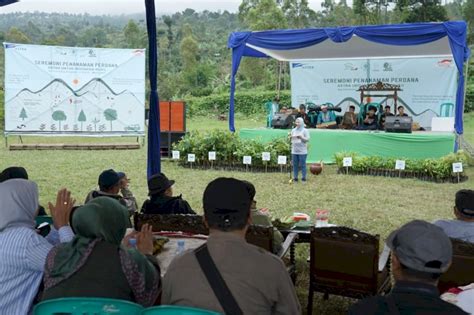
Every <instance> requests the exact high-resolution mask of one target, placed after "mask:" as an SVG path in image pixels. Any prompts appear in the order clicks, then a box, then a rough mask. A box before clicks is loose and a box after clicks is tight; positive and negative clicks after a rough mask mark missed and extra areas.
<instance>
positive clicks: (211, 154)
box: [208, 151, 216, 168]
mask: <svg viewBox="0 0 474 315" xmlns="http://www.w3.org/2000/svg"><path fill="white" fill-rule="evenodd" d="M208 159H209V162H211V168H213V163H214V161H215V160H216V151H209V153H208Z"/></svg>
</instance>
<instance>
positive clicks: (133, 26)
mask: <svg viewBox="0 0 474 315" xmlns="http://www.w3.org/2000/svg"><path fill="white" fill-rule="evenodd" d="M123 34H124V37H125V42H126V43H127V47H128V48H143V47H145V46H146V44H145V42H144V39H145V37H146V33H145V32H144V30H142V29H140V27H139V26H138V25H137V23H135V22H134V21H133V20H129V21H128V23H127V25H126V26H125V27H124V29H123Z"/></svg>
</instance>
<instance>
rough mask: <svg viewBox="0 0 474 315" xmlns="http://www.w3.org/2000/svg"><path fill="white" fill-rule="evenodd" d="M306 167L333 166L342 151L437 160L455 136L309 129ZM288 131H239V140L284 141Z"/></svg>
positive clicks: (427, 133)
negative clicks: (317, 163) (323, 163)
mask: <svg viewBox="0 0 474 315" xmlns="http://www.w3.org/2000/svg"><path fill="white" fill-rule="evenodd" d="M308 130H309V132H310V141H309V144H308V158H307V162H308V163H314V162H319V161H321V160H322V161H324V162H325V163H334V154H335V153H338V152H342V151H347V152H349V151H350V152H357V153H359V154H361V155H365V156H383V157H394V158H407V159H426V158H438V157H441V156H444V155H447V154H449V153H451V152H453V151H454V143H455V139H456V137H455V135H454V133H439V132H425V131H420V132H413V133H411V134H410V133H387V132H385V131H358V130H327V129H308ZM289 132H290V130H289V129H270V128H262V129H240V132H239V135H240V137H241V138H242V139H255V140H257V141H262V142H269V141H271V140H273V139H275V138H282V137H283V138H286V137H287V136H288V133H289Z"/></svg>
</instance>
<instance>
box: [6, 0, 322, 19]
mask: <svg viewBox="0 0 474 315" xmlns="http://www.w3.org/2000/svg"><path fill="white" fill-rule="evenodd" d="M144 2H145V1H144V0H20V2H17V3H14V4H11V5H8V6H6V7H0V13H9V12H17V11H22V12H26V11H31V12H33V11H42V12H69V13H85V12H87V13H89V14H93V15H97V14H122V13H139V12H144V11H145V4H144ZM240 3H241V0H155V6H156V9H157V13H158V14H160V13H173V12H179V11H183V10H184V9H186V8H192V9H194V10H196V11H203V10H209V11H217V10H221V11H224V10H227V11H231V12H236V11H237V10H238V7H239V4H240ZM309 4H310V7H311V8H312V9H313V10H320V8H321V0H309Z"/></svg>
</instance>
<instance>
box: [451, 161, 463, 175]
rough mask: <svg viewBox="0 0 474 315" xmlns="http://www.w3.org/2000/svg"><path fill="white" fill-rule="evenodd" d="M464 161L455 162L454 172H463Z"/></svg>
mask: <svg viewBox="0 0 474 315" xmlns="http://www.w3.org/2000/svg"><path fill="white" fill-rule="evenodd" d="M462 172H463V168H462V162H457V163H453V173H462Z"/></svg>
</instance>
